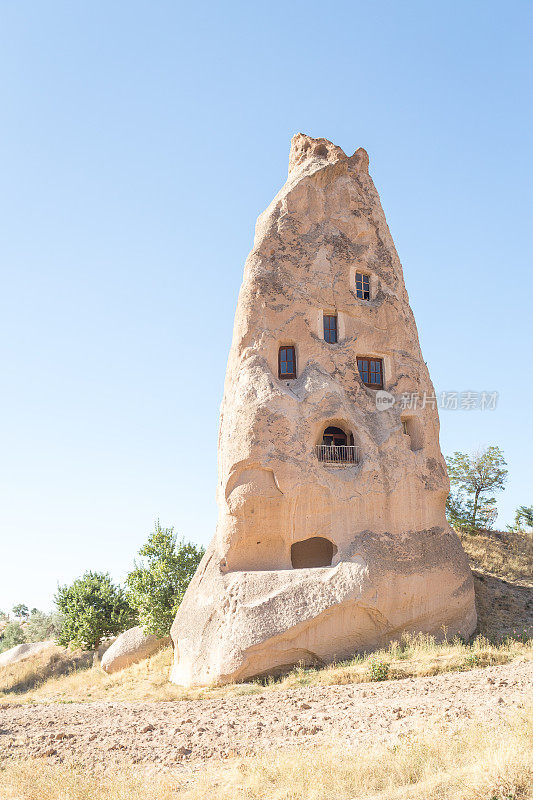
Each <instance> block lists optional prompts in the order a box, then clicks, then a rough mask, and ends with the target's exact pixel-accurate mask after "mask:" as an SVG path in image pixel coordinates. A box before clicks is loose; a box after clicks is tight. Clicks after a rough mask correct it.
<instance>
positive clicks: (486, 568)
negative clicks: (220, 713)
mask: <svg viewBox="0 0 533 800" xmlns="http://www.w3.org/2000/svg"><path fill="white" fill-rule="evenodd" d="M462 542H463V546H464V548H465V550H466V552H467V553H468V555H469V558H470V562H471V566H472V568H473V569H474V570H475V572H474V575H475V585H476V603H477V608H478V615H479V630H480V632H481V634H483V635H482V636H480V637H478V638H477V639H476V640H475V641H474V642H473V643H472V644H471V645H465V644H463V643H461V642H459V641H453V642H444V643H443V644H436V642H435V640H434V639H433V638H432V637H429V636H418V637H404V638H403V640H402V641H401V642H400V643H396V644H393V645H391V646H390V647H389V648H387V649H385V650H381V651H379V652H377V653H374V654H372V655H370V656H366V657H358V658H354V659H353V660H351V661H349V662H345V663H343V664H333V665H331V666H329V667H326V668H324V669H317V670H310V669H295V670H293V671H292V672H291V673H290V674H289V675H287V676H286V677H285V678H284V679H282V680H281V681H272V682H270V683H269V684H267V687H266V688H267V689H272V690H276V689H288V688H292V687H296V686H302V685H334V684H341V683H360V682H363V681H368V680H369V679H370V677H371V675H370V669H371V664H372V663H374V662H380V663H381V664H384V665H385V669H386V670H387V671H388V677H389V678H402V677H422V676H424V675H437V674H438V673H441V672H450V671H454V670H463V669H469V668H472V667H476V666H487V665H490V664H504V663H507V662H509V661H512V660H514V659H516V658H527V659H531V658H532V656H533V642H532V641H531V640H529V641H528V642H527V643H521V642H517V641H511V640H509V639H507V638H506V637H507V636H509V634H511V635H512V634H513V630H516V632H517V634H520V633H521V632H523V630H524V629H528V628H529V624H530V621H531V619H532V608H533V604H532V602H531V590H530V589H529V588H528V587H530V586H533V540H532V539H531V537H529V538H528V536H527V535H526V534H517V533H509V532H501V531H491V532H488V533H480V534H479V535H476V536H472V535H469V534H464V535H463V536H462ZM528 633H529V635H531V629H529V630H528ZM488 639H490V640H491V641H490V642H489V641H488ZM502 640H503V641H502ZM491 642H494V643H491ZM498 642H499V644H497V643H498ZM171 661H172V650H171V649H170V648H166V649H164V650H162V651H160V652H159V653H157V654H156V655H155V656H152V658H149V659H147V660H146V661H143V662H141V663H140V664H135V665H133V666H131V667H129V668H128V669H125V670H123V671H122V672H119V673H116V674H115V675H106V673H104V672H103V671H102V670H101V669H100V668H99V667H91V668H87V667H88V665H89V664H90V659H88V658H87V655H86V654H85V655H84V654H81V653H77V654H74V656H72V657H70V656H67V655H65V654H64V653H63V654H61V653H60V652H59V649H58V651H55V652H52V653H50V651H44V652H43V653H40V654H38V655H37V656H35V657H33V658H31V659H27V660H26V661H22V662H20V663H18V664H14V665H12V666H11V667H5V668H2V669H0V704H1V703H2V702H6V701H7V702H72V701H90V700H104V699H107V700H132V701H134V700H139V701H150V700H180V699H194V698H197V697H202V696H210V697H221V696H224V695H227V694H229V693H237V694H239V693H253V692H260V691H265V686H264V685H262V684H260V683H248V684H241V685H236V686H235V685H231V686H226V687H222V688H219V689H199V690H183V689H180V688H179V687H177V686H174V685H173V684H170V683H169V682H168V674H169V671H170V666H171Z"/></svg>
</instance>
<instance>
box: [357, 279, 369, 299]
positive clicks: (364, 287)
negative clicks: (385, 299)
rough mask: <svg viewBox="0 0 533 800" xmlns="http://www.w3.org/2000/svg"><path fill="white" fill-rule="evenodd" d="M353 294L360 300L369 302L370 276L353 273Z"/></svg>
mask: <svg viewBox="0 0 533 800" xmlns="http://www.w3.org/2000/svg"><path fill="white" fill-rule="evenodd" d="M355 293H356V295H357V297H358V298H359V299H360V300H370V275H365V274H364V273H363V272H356V273H355Z"/></svg>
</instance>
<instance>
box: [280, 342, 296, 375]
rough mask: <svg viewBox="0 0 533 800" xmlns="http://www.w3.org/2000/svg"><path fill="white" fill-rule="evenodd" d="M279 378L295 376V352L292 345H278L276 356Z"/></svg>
mask: <svg viewBox="0 0 533 800" xmlns="http://www.w3.org/2000/svg"><path fill="white" fill-rule="evenodd" d="M278 369H279V373H278V374H279V377H280V378H295V377H296V353H295V351H294V347H280V348H279V356H278Z"/></svg>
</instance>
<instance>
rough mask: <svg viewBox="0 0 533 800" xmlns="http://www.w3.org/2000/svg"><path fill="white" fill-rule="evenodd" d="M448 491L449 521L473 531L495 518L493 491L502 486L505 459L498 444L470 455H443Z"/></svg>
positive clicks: (504, 474) (504, 477)
mask: <svg viewBox="0 0 533 800" xmlns="http://www.w3.org/2000/svg"><path fill="white" fill-rule="evenodd" d="M446 463H447V466H448V475H449V476H450V483H451V486H452V491H451V493H450V496H449V497H448V500H447V503H446V510H447V515H448V519H449V521H450V523H451V524H452V525H454V526H455V527H457V528H460V529H461V530H465V531H469V532H470V533H474V532H475V531H476V530H479V529H480V528H490V527H491V526H492V524H493V522H494V520H495V519H496V516H497V512H496V499H495V497H494V494H495V492H497V491H501V490H503V489H504V488H505V486H504V484H505V481H506V479H507V469H506V466H507V465H506V462H505V459H504V457H503V452H502V451H501V450H500V448H499V447H495V446H491V447H487V448H485V450H481V451H478V452H476V453H474V454H473V455H471V456H470V455H467V454H466V453H460V452H455V453H454V454H453V456H450V457H448V458H447V459H446Z"/></svg>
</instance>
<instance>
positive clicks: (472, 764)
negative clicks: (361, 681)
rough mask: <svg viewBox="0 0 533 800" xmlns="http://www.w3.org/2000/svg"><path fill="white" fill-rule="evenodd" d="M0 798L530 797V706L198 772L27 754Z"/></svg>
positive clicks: (12, 768)
mask: <svg viewBox="0 0 533 800" xmlns="http://www.w3.org/2000/svg"><path fill="white" fill-rule="evenodd" d="M0 789H1V790H2V791H1V795H0V796H1V797H2V800H42V798H45V797H46V798H53V799H54V800H55V799H56V798H61V800H139V798H143V800H177V799H178V798H179V800H206V798H209V800H238V799H239V798H242V800H333V798H334V799H335V800H400V798H401V800H529V799H530V798H531V797H532V796H533V713H532V711H531V709H530V710H528V711H516V712H514V714H513V715H512V716H510V717H508V718H507V719H506V720H502V721H501V722H500V723H498V724H497V725H494V726H487V725H483V724H481V723H478V724H474V725H469V726H468V727H463V728H458V729H456V730H455V731H452V732H444V731H443V730H442V729H439V728H438V727H434V728H430V729H428V730H425V731H424V732H422V733H419V734H412V735H410V736H408V737H405V738H404V739H403V740H402V741H401V742H400V744H398V745H396V746H394V747H387V746H384V745H379V746H374V747H371V748H362V747H360V748H358V749H357V750H353V751H346V750H345V749H343V750H340V749H339V748H337V747H335V744H334V743H332V744H331V746H329V747H326V748H324V747H321V748H320V750H299V751H294V750H291V751H280V752H277V753H268V754H265V755H262V756H258V757H252V758H238V759H233V760H230V761H228V762H226V763H225V764H220V763H219V764H210V765H205V766H204V768H203V770H202V772H201V773H194V774H192V775H191V774H190V773H189V774H187V773H174V774H167V775H159V776H157V775H154V774H151V775H146V773H145V774H142V773H139V772H135V771H134V769H133V768H130V769H124V770H123V771H121V772H118V773H116V772H115V773H114V774H113V775H112V776H91V775H88V774H87V773H86V772H84V771H83V770H81V769H77V768H76V767H69V766H65V765H58V766H55V765H48V764H43V763H38V764H37V763H36V762H34V761H24V762H4V764H2V765H0Z"/></svg>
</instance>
